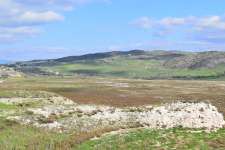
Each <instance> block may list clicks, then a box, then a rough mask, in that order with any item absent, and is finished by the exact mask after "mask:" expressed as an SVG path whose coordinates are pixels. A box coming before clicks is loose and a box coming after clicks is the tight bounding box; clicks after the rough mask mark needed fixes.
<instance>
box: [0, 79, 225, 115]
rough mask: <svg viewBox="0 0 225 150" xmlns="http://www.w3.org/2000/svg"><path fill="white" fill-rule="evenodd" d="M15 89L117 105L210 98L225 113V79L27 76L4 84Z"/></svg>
mask: <svg viewBox="0 0 225 150" xmlns="http://www.w3.org/2000/svg"><path fill="white" fill-rule="evenodd" d="M9 90H10V91H12V90H44V91H50V92H55V93H58V94H60V95H62V96H65V97H68V98H70V99H72V100H74V101H75V102H76V103H80V104H100V105H111V106H117V107H124V106H140V105H151V104H154V105H157V104H161V103H167V102H173V101H176V100H183V101H193V102H196V101H206V102H210V103H212V104H213V105H215V106H217V107H218V108H219V111H221V112H223V113H224V114H225V108H224V106H225V81H196V80H135V79H118V78H117V79H112V78H95V77H88V78H80V77H73V78H72V77H71V78H50V77H49V78H24V79H10V80H8V81H5V82H4V84H0V91H1V93H0V95H1V94H4V92H6V91H9Z"/></svg>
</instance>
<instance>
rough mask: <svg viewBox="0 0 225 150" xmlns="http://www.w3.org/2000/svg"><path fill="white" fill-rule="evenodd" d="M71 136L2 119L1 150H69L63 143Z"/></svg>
mask: <svg viewBox="0 0 225 150" xmlns="http://www.w3.org/2000/svg"><path fill="white" fill-rule="evenodd" d="M68 136H69V135H67V134H62V133H54V132H46V131H44V130H41V129H37V128H34V127H29V126H22V125H19V124H17V123H16V122H12V121H7V120H4V119H3V118H0V149H4V150H12V149H15V150H17V149H18V150H34V149H35V150H36V149H40V150H42V149H48V150H55V149H67V148H68V149H69V147H67V146H66V145H65V144H63V141H64V140H65V139H66V138H68Z"/></svg>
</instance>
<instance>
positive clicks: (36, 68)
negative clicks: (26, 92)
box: [10, 50, 225, 79]
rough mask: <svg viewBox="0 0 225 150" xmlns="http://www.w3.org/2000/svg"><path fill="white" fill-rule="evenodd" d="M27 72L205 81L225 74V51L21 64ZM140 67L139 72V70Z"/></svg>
mask: <svg viewBox="0 0 225 150" xmlns="http://www.w3.org/2000/svg"><path fill="white" fill-rule="evenodd" d="M10 66H11V67H14V68H15V69H17V70H19V71H22V72H24V73H35V74H39V73H40V74H51V75H52V74H61V75H75V74H79V75H96V76H118V77H120V76H121V77H132V78H133V77H134V78H149V79H151V78H192V77H193V78H195V77H196V78H202V77H204V78H205V77H222V76H224V74H225V52H219V51H207V52H183V51H144V50H131V51H112V52H104V53H94V54H86V55H81V56H69V57H63V58H58V59H49V60H34V61H26V62H17V63H15V64H12V65H10ZM135 68H136V69H135Z"/></svg>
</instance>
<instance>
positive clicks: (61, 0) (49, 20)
mask: <svg viewBox="0 0 225 150" xmlns="http://www.w3.org/2000/svg"><path fill="white" fill-rule="evenodd" d="M133 49H143V50H185V51H203V50H221V51H223V50H225V1H224V0H0V60H12V61H18V60H31V59H46V58H58V57H64V56H71V55H81V54H87V53H95V52H106V51H115V50H133Z"/></svg>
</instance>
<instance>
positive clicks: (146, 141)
mask: <svg viewBox="0 0 225 150" xmlns="http://www.w3.org/2000/svg"><path fill="white" fill-rule="evenodd" d="M77 149H80V150H95V149H96V150H97V149H98V150H107V149H110V150H117V149H126V150H137V149H182V150H191V149H193V150H196V149H199V150H210V149H217V150H220V149H221V150H222V149H225V129H220V130H218V131H217V132H212V133H206V132H199V131H198V130H187V129H181V128H175V129H168V130H150V129H140V130H136V131H131V132H129V133H127V134H120V135H119V134H118V135H109V136H105V137H102V138H100V139H98V140H90V141H87V142H84V143H83V144H81V145H80V146H79V147H78V148H77Z"/></svg>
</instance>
